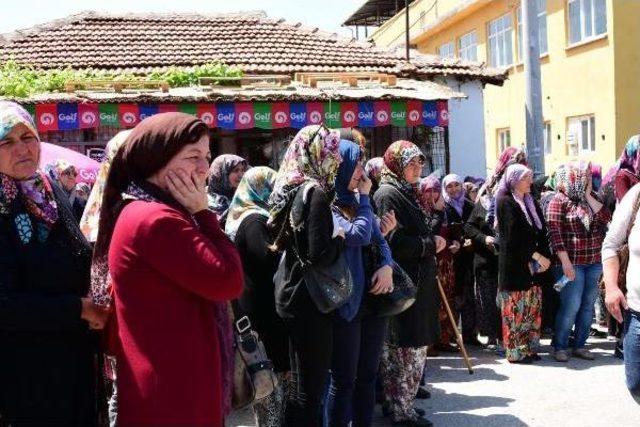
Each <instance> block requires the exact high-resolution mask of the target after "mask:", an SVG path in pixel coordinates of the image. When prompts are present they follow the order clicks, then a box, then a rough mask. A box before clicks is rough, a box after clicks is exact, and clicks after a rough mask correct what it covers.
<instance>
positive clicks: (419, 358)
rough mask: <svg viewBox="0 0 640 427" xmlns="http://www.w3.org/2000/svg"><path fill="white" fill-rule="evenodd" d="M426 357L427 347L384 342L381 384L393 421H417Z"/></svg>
mask: <svg viewBox="0 0 640 427" xmlns="http://www.w3.org/2000/svg"><path fill="white" fill-rule="evenodd" d="M426 360H427V347H397V346H394V345H392V344H385V346H384V349H383V352H382V361H381V363H380V374H381V376H382V387H383V390H384V397H385V400H386V401H387V402H388V403H389V409H390V410H391V419H392V421H395V422H398V421H407V420H415V419H417V418H418V414H417V413H416V411H415V410H414V409H413V401H414V400H415V398H416V393H417V392H418V387H419V386H420V379H421V378H422V372H423V370H424V363H425V361H426Z"/></svg>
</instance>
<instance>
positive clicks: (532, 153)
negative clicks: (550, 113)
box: [522, 0, 544, 178]
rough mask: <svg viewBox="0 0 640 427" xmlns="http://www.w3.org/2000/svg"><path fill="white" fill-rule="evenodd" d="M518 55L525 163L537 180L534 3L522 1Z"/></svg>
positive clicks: (539, 147)
mask: <svg viewBox="0 0 640 427" xmlns="http://www.w3.org/2000/svg"><path fill="white" fill-rule="evenodd" d="M522 36H523V40H522V55H523V59H524V61H523V62H524V76H525V86H526V99H525V121H526V127H527V141H526V142H527V160H528V162H529V165H530V166H531V168H532V169H533V175H534V176H535V177H536V178H537V177H540V176H543V175H544V142H543V126H544V125H543V121H542V120H543V119H542V79H541V76H540V46H539V40H540V39H539V38H538V8H537V2H536V0H522Z"/></svg>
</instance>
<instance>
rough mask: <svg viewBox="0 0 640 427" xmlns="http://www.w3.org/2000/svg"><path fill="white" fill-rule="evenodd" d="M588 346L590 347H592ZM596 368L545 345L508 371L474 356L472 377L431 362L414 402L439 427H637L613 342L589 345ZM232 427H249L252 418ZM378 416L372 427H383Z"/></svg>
mask: <svg viewBox="0 0 640 427" xmlns="http://www.w3.org/2000/svg"><path fill="white" fill-rule="evenodd" d="M591 341H593V342H591ZM590 342H591V343H590V348H591V350H592V351H593V352H594V353H596V354H597V359H596V360H595V361H594V362H586V361H583V360H579V359H571V360H570V361H569V362H568V363H566V364H560V363H558V362H555V360H553V359H552V358H551V357H550V356H549V355H548V352H549V349H550V348H549V347H548V344H549V343H548V341H543V344H546V346H543V348H542V352H541V353H540V354H541V356H542V357H543V360H542V361H541V362H538V363H537V364H535V365H529V366H527V365H511V364H509V363H507V362H506V361H505V360H504V359H500V358H497V357H496V356H495V355H493V353H490V352H485V351H482V350H476V351H471V356H472V358H473V363H474V366H475V374H474V375H469V374H468V372H467V370H466V369H465V368H464V365H463V361H462V359H461V358H460V357H458V355H455V354H454V355H448V356H442V357H437V358H434V359H429V365H428V376H429V379H430V384H429V388H430V389H431V391H432V394H433V396H432V398H431V399H429V400H425V401H419V402H420V403H419V406H420V407H422V408H424V409H426V410H427V414H428V418H429V419H431V420H432V421H433V422H434V423H435V425H436V426H437V427H467V426H469V427H471V426H483V427H484V426H488V427H523V426H535V427H548V426H561V427H574V426H575V427H578V426H579V427H596V426H597V427H600V426H612V427H614V426H615V427H637V426H640V406H638V405H636V403H635V402H634V401H633V400H632V399H631V397H629V395H628V392H627V390H626V388H625V386H624V368H623V366H622V362H621V361H620V360H619V359H616V358H614V357H613V343H612V342H611V341H608V340H604V339H600V340H595V339H590ZM231 421H232V422H231V423H230V424H229V425H230V426H253V423H252V417H251V416H250V413H248V412H245V413H243V414H239V416H236V417H234V419H233V420H231ZM388 425H390V423H389V422H388V421H387V420H386V419H385V418H382V416H381V415H380V413H379V411H378V413H377V417H376V423H375V426H388Z"/></svg>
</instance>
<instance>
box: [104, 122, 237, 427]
mask: <svg viewBox="0 0 640 427" xmlns="http://www.w3.org/2000/svg"><path fill="white" fill-rule="evenodd" d="M209 161H210V153H209V137H208V134H207V127H206V125H205V124H204V123H203V122H201V121H200V120H198V119H196V118H195V117H193V116H190V115H188V114H183V113H164V114H158V115H155V116H153V117H150V118H148V119H145V120H143V121H142V122H141V123H140V124H139V125H138V126H137V127H136V128H135V129H133V131H132V132H131V134H130V135H129V137H128V139H127V141H126V142H125V144H124V145H123V146H122V147H121V148H120V150H119V151H118V153H117V154H116V156H115V158H114V159H113V164H112V166H111V170H110V172H109V177H108V179H107V184H106V187H105V194H104V199H103V206H102V209H101V216H100V226H99V232H98V240H97V243H96V249H95V253H94V278H95V280H104V281H106V282H109V285H110V286H109V287H110V288H111V289H113V293H114V298H113V305H114V309H115V314H116V316H115V317H116V321H117V325H118V330H117V340H116V342H117V348H116V350H115V353H116V360H117V382H118V383H117V386H118V406H119V407H118V416H117V423H118V425H119V426H130V425H135V426H150V425H153V426H163V425H164V426H168V425H171V426H177V425H180V426H222V425H223V418H224V410H225V408H224V405H223V401H224V400H225V398H226V393H228V391H227V390H224V391H223V383H224V382H225V381H226V379H225V376H226V374H225V370H224V367H225V366H226V364H225V362H228V360H225V354H228V353H227V351H225V348H223V347H224V343H225V342H226V341H227V340H226V339H225V337H224V336H222V335H224V334H220V332H219V327H218V326H217V325H219V324H226V323H225V320H228V319H219V318H217V317H220V316H219V315H218V316H217V317H216V314H217V313H219V312H220V311H219V310H216V304H219V303H220V302H224V301H228V300H231V299H233V298H236V297H237V296H238V295H239V294H240V292H241V290H242V280H243V279H242V266H241V264H240V258H239V256H238V254H237V252H236V250H235V248H234V246H233V244H232V243H231V242H230V241H229V239H228V238H227V237H226V236H225V235H224V233H223V232H222V230H220V227H219V225H218V221H217V219H216V215H215V214H214V213H213V212H211V211H209V210H208V209H207V197H206V189H205V181H206V178H207V173H208V167H209Z"/></svg>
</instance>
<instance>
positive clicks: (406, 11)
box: [404, 0, 410, 62]
mask: <svg viewBox="0 0 640 427" xmlns="http://www.w3.org/2000/svg"><path fill="white" fill-rule="evenodd" d="M404 18H405V23H404V25H405V43H406V44H407V46H406V49H407V50H406V59H407V62H409V59H410V55H409V27H410V25H409V0H404Z"/></svg>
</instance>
